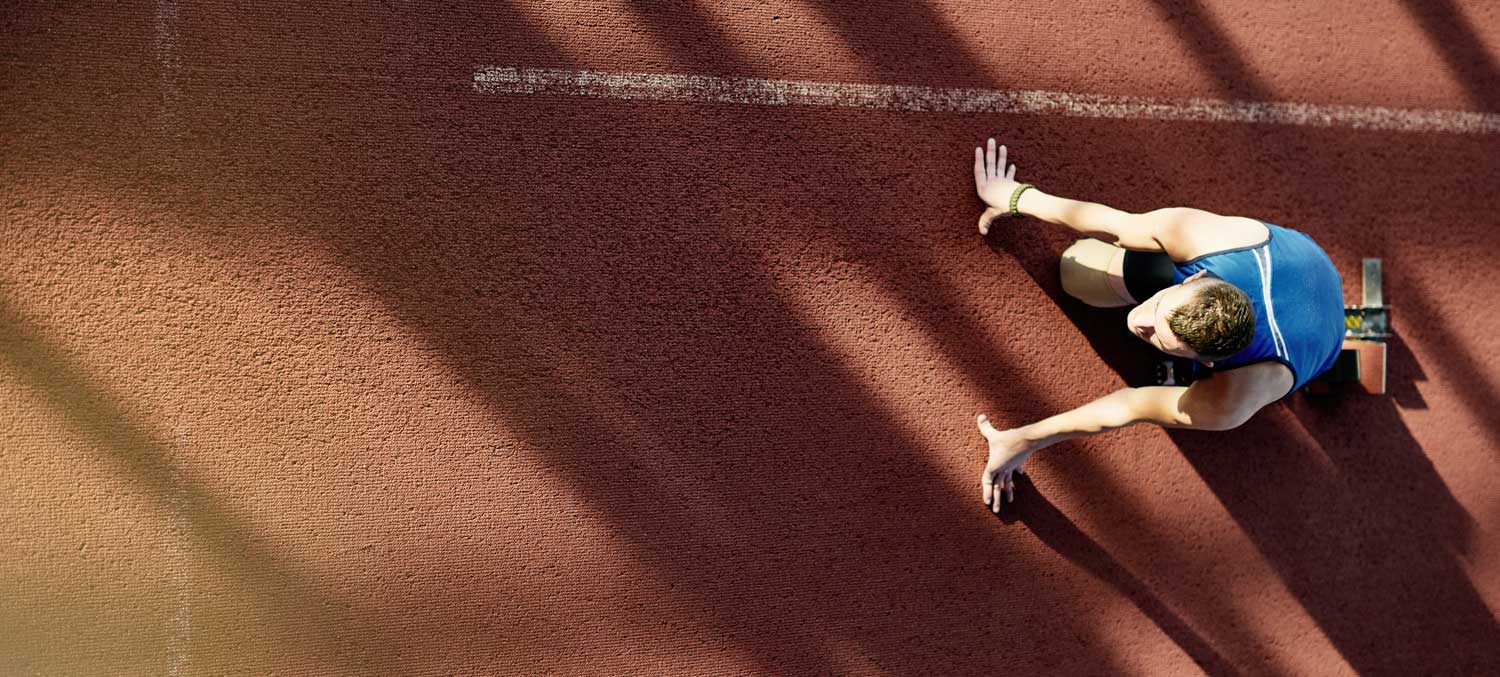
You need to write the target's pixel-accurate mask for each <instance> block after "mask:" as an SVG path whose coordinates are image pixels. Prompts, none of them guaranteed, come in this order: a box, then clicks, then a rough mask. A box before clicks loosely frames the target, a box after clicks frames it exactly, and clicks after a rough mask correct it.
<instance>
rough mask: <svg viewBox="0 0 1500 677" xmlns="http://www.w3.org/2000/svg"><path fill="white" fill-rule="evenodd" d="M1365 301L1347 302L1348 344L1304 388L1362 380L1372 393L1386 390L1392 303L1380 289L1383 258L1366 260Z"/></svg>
mask: <svg viewBox="0 0 1500 677" xmlns="http://www.w3.org/2000/svg"><path fill="white" fill-rule="evenodd" d="M1362 282H1363V285H1364V288H1363V290H1362V294H1361V295H1362V297H1363V298H1362V300H1363V303H1362V304H1360V305H1357V306H1344V347H1343V349H1342V350H1340V351H1339V357H1338V360H1337V361H1335V362H1334V363H1333V366H1332V367H1330V368H1329V369H1328V371H1325V372H1323V373H1322V374H1321V375H1319V376H1318V377H1317V378H1315V379H1313V380H1311V381H1309V382H1308V383H1307V385H1305V386H1303V387H1302V389H1303V390H1304V391H1306V392H1308V393H1310V394H1314V395H1322V394H1327V393H1330V392H1333V391H1335V390H1341V389H1343V388H1344V387H1345V386H1346V385H1347V384H1358V387H1359V389H1361V390H1363V391H1365V392H1367V393H1370V394H1372V395H1384V394H1385V385H1386V384H1385V357H1386V345H1385V343H1386V340H1387V339H1389V338H1390V337H1391V332H1390V327H1391V323H1390V319H1391V318H1390V311H1391V308H1390V306H1387V305H1385V304H1384V303H1383V299H1382V297H1381V291H1380V259H1365V260H1364V280H1363V281H1362Z"/></svg>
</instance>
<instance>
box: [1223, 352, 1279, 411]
mask: <svg viewBox="0 0 1500 677" xmlns="http://www.w3.org/2000/svg"><path fill="white" fill-rule="evenodd" d="M1214 378H1222V379H1224V381H1225V385H1226V386H1228V390H1230V391H1232V392H1233V393H1235V395H1236V396H1237V397H1238V399H1242V400H1245V399H1249V400H1253V401H1257V402H1259V403H1260V404H1259V405H1258V406H1256V408H1257V409H1259V408H1260V407H1262V406H1265V405H1266V404H1269V403H1271V402H1275V401H1276V400H1278V399H1281V397H1282V396H1283V395H1285V394H1286V393H1287V391H1288V390H1291V389H1292V384H1293V383H1296V382H1297V378H1296V376H1294V375H1293V374H1292V369H1291V368H1290V367H1288V366H1286V365H1285V364H1282V363H1280V362H1277V361H1275V360H1267V361H1265V362H1256V363H1255V364H1247V365H1245V366H1243V367H1235V368H1233V369H1226V370H1224V371H1221V372H1218V373H1217V374H1214Z"/></svg>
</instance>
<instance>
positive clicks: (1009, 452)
mask: <svg viewBox="0 0 1500 677" xmlns="http://www.w3.org/2000/svg"><path fill="white" fill-rule="evenodd" d="M979 434H981V435H984V439H985V440H986V441H987V442H989V443H990V460H989V462H988V463H986V464H985V465H984V475H982V476H980V478H979V483H980V484H981V485H983V486H984V504H985V505H987V506H989V508H990V510H992V511H994V512H995V514H999V513H1000V498H1001V491H1002V490H1003V491H1004V496H1005V498H1007V499H1009V500H1010V502H1012V503H1014V502H1015V501H1016V481H1015V478H1014V477H1012V476H1011V474H1012V473H1021V474H1023V475H1024V474H1026V473H1025V471H1024V470H1022V468H1021V466H1022V464H1024V463H1026V459H1027V458H1030V457H1031V454H1032V452H1034V451H1035V450H1034V449H1031V448H1030V447H1031V443H1030V442H1028V441H1027V440H1026V438H1024V437H1022V436H1021V431H1020V429H1019V428H1012V429H1010V430H996V429H995V426H993V425H990V419H989V417H988V416H985V415H984V414H980V415H979Z"/></svg>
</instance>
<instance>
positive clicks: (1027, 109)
mask: <svg viewBox="0 0 1500 677" xmlns="http://www.w3.org/2000/svg"><path fill="white" fill-rule="evenodd" d="M474 89H475V90H477V91H480V92H484V93H487V94H563V95H568V96H588V97H597V98H606V99H628V100H645V101H695V102H711V103H736V104H758V105H765V106H829V107H835V108H877V109H881V110H899V111H912V112H922V113H1033V114H1042V115H1068V116H1073V117H1090V118H1119V119H1141V118H1145V119H1154V120H1182V121H1192V122H1264V123H1270V124H1281V125H1304V126H1311V127H1348V128H1352V129H1373V130H1394V131H1403V132H1446V133H1454V134H1495V133H1500V115H1497V114H1494V113H1472V112H1468V111H1456V110H1417V109H1401V108H1383V107H1379V106H1338V105H1317V104H1309V103H1293V102H1281V101H1276V102H1269V103H1262V102H1257V101H1220V100H1217V99H1198V98H1192V99H1176V100H1171V99H1151V98H1145V97H1135V96H1106V95H1099V94H1072V93H1069V92H1049V91H1043V90H1002V89H967V88H957V87H914V86H907V85H863V84H851V83H839V82H809V81H801V80H766V79H761V78H721V77H713V76H706V75H674V74H670V73H605V72H601V71H587V70H560V69H554V68H518V67H511V66H485V67H482V68H480V69H479V70H477V71H475V72H474Z"/></svg>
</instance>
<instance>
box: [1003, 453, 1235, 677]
mask: <svg viewBox="0 0 1500 677" xmlns="http://www.w3.org/2000/svg"><path fill="white" fill-rule="evenodd" d="M1015 478H1016V501H1015V502H1014V503H1006V504H1005V505H1004V506H1003V507H1002V508H1001V509H1000V519H1001V520H1002V521H1004V522H1005V523H1006V524H1014V523H1015V522H1020V523H1022V524H1025V525H1026V527H1027V528H1028V529H1030V530H1031V533H1033V534H1035V535H1036V537H1037V538H1038V539H1040V540H1041V541H1042V542H1043V543H1046V544H1047V547H1049V548H1052V550H1054V551H1055V552H1057V553H1058V554H1060V555H1062V556H1063V557H1066V558H1067V559H1068V561H1069V562H1072V563H1073V565H1074V566H1077V567H1078V568H1080V569H1083V570H1084V571H1087V572H1089V574H1090V575H1092V576H1093V577H1094V578H1097V579H1099V580H1100V581H1103V582H1104V583H1107V584H1109V585H1110V586H1111V587H1113V588H1114V589H1115V590H1116V591H1117V592H1119V593H1120V594H1121V595H1122V596H1124V597H1125V598H1126V599H1129V600H1130V601H1131V602H1132V603H1133V604H1135V606H1136V608H1138V609H1140V611H1141V613H1142V614H1145V615H1146V617H1147V618H1150V619H1151V622H1153V623H1155V624H1156V626H1157V627H1158V628H1160V629H1161V631H1162V632H1163V633H1165V634H1166V635H1167V636H1168V637H1171V638H1172V641H1173V642H1175V643H1176V644H1177V646H1178V647H1181V648H1182V650H1183V651H1184V652H1185V653H1187V655H1188V656H1190V657H1192V659H1193V661H1194V662H1196V663H1197V664H1198V665H1199V666H1200V667H1202V668H1203V670H1204V671H1205V672H1207V673H1208V674H1211V675H1233V674H1238V673H1237V672H1236V670H1235V669H1234V667H1233V664H1232V663H1231V662H1230V661H1229V660H1228V659H1226V658H1225V657H1224V656H1223V655H1221V654H1220V653H1219V652H1218V651H1215V650H1214V648H1213V646H1212V645H1211V644H1209V642H1208V641H1207V640H1205V639H1204V638H1203V637H1202V636H1200V635H1199V634H1198V633H1197V632H1195V631H1193V629H1192V627H1191V626H1189V625H1188V624H1187V623H1186V622H1184V621H1183V620H1182V618H1181V617H1179V616H1178V615H1177V614H1176V613H1174V612H1173V611H1172V609H1171V608H1170V607H1168V606H1167V605H1166V604H1164V603H1162V601H1161V599H1160V598H1158V597H1157V596H1156V595H1155V594H1154V593H1153V592H1152V591H1151V588H1150V587H1149V586H1148V585H1146V584H1145V583H1144V582H1142V581H1141V580H1140V579H1139V578H1136V577H1135V575H1134V574H1132V573H1130V571H1129V570H1128V569H1126V568H1125V567H1123V566H1121V565H1120V564H1119V562H1117V561H1115V558H1114V557H1112V556H1110V554H1109V553H1108V552H1107V551H1105V550H1104V548H1103V547H1100V545H1099V544H1098V543H1096V542H1095V541H1094V539H1092V538H1089V536H1088V534H1085V533H1084V532H1083V531H1082V530H1080V529H1079V528H1078V527H1077V526H1076V525H1074V524H1073V521H1072V520H1070V519H1068V517H1067V515H1064V514H1063V513H1062V511H1060V510H1058V509H1057V506H1055V505H1053V504H1052V502H1051V501H1049V500H1047V497H1046V496H1045V495H1043V494H1042V492H1041V491H1040V490H1039V489H1038V488H1037V486H1036V485H1035V484H1034V483H1032V481H1031V478H1030V477H1028V476H1026V475H1022V474H1019V473H1018V474H1016V476H1015Z"/></svg>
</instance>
